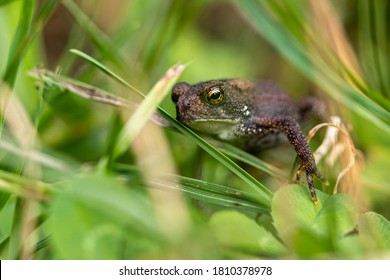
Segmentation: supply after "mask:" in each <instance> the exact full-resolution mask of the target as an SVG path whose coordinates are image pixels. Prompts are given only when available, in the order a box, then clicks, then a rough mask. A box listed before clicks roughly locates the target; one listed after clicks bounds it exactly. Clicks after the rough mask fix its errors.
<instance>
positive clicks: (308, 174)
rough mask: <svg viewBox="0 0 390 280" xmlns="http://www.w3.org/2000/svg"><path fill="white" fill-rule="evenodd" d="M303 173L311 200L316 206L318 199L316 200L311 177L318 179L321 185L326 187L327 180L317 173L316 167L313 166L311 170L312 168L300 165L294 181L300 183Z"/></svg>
mask: <svg viewBox="0 0 390 280" xmlns="http://www.w3.org/2000/svg"><path fill="white" fill-rule="evenodd" d="M304 173H306V181H307V184H308V186H309V191H310V195H311V198H312V200H313V202H314V204H315V205H318V198H317V193H316V190H315V188H314V182H313V177H314V176H316V177H317V178H318V179H320V180H321V181H322V183H323V184H324V185H325V186H328V185H329V182H328V180H326V178H325V176H323V175H322V174H321V173H320V172H319V171H318V169H317V167H315V166H314V168H313V167H309V166H305V165H301V167H300V168H299V169H298V171H297V173H296V181H297V182H301V181H300V179H301V176H302V175H303V174H304Z"/></svg>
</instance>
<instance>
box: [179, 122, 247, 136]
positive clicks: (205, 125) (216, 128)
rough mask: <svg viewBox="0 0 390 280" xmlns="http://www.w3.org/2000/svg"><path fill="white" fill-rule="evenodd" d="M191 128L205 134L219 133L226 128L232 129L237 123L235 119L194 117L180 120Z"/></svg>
mask: <svg viewBox="0 0 390 280" xmlns="http://www.w3.org/2000/svg"><path fill="white" fill-rule="evenodd" d="M180 121H181V122H182V123H183V124H185V125H186V126H188V127H190V128H191V129H194V130H197V131H200V132H204V133H207V134H219V133H221V132H224V131H226V130H230V129H233V128H234V127H235V126H236V125H237V124H238V123H239V121H238V120H235V119H194V120H188V119H187V120H180Z"/></svg>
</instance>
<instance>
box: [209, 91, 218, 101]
mask: <svg viewBox="0 0 390 280" xmlns="http://www.w3.org/2000/svg"><path fill="white" fill-rule="evenodd" d="M220 96H221V92H220V91H219V90H218V91H217V90H216V91H214V92H213V93H212V94H211V95H210V99H218V98H219V97H220Z"/></svg>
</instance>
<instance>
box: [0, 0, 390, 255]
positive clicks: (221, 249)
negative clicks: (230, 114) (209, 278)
mask: <svg viewBox="0 0 390 280" xmlns="http://www.w3.org/2000/svg"><path fill="white" fill-rule="evenodd" d="M389 18H390V5H389V3H388V2H387V1H385V0H377V1H352V0H349V1H325V0H323V1H314V0H312V1H310V0H299V1H293V2H292V1H262V0H259V1H255V0H244V1H234V0H232V1H223V0H219V1H207V0H192V1H184V0H168V1H157V0H152V1H136V0H134V1H120V0H115V1H104V0H99V1H82V0H80V1H71V0H63V1H53V0H48V1H33V0H31V1H22V0H19V1H6V0H0V75H1V77H2V82H1V87H0V95H1V120H2V126H1V139H0V144H1V145H0V167H1V169H0V258H2V259H30V258H33V259H156V258H157V259H158V258H161V259H230V258H231V259H237V258H277V259H284V258H289V259H290V258H298V259H299V258H352V259H360V258H389V256H390V255H389V252H390V243H389V239H388V238H387V237H388V236H389V234H390V223H389V221H388V220H389V219H390V204H389V199H390V180H389V179H388V177H387V176H388V170H389V166H390V147H389V144H390V138H389V135H390V114H389V109H390V102H389V96H390V75H389V74H390V66H389V61H390V56H389V53H390V52H389V51H390V44H389V38H390V36H389V35H390V34H389V28H390V25H389V20H388V19H389ZM70 49H77V50H80V51H82V52H84V53H86V54H88V55H90V56H91V57H93V58H94V59H96V61H98V62H99V63H101V64H102V65H104V66H103V68H99V67H97V65H96V63H91V61H88V60H85V59H82V58H81V57H80V56H78V55H76V54H75V53H74V52H73V53H72V52H69V50H70ZM177 63H183V64H185V65H186V68H185V70H184V72H183V73H182V74H181V75H180V77H179V79H178V80H179V81H186V82H188V83H197V82H200V81H204V80H209V79H217V78H233V77H243V78H246V79H253V80H270V81H274V82H276V83H277V84H279V85H280V87H281V88H283V89H284V90H285V91H286V92H288V93H289V94H290V95H291V96H293V97H294V98H296V99H300V98H304V97H306V96H316V97H318V98H319V99H321V100H322V101H323V102H325V103H326V104H327V108H328V109H327V110H328V114H329V116H330V115H337V116H340V118H341V120H342V122H343V124H344V129H345V131H348V132H347V133H348V134H349V135H350V138H348V137H345V134H342V133H341V134H339V138H338V139H337V141H336V142H335V143H333V146H332V149H331V151H329V153H328V154H327V155H325V157H324V158H322V160H321V161H320V164H319V169H320V170H321V171H322V172H323V173H325V175H326V176H327V178H328V179H329V181H330V187H324V186H321V183H320V182H316V187H317V188H318V189H319V193H320V198H321V199H322V200H321V201H322V203H321V205H320V206H318V207H317V208H315V206H313V205H312V203H311V201H310V198H309V196H308V193H307V192H305V191H306V187H297V186H296V185H291V186H288V187H287V188H281V187H282V186H284V185H286V184H287V182H288V175H286V174H288V173H289V172H290V170H292V168H293V162H294V158H295V154H294V151H293V149H291V147H290V146H288V145H284V146H283V145H282V146H281V147H277V148H275V149H272V150H267V151H264V152H262V153H261V154H260V158H261V160H260V159H258V158H253V157H251V156H250V155H248V154H246V153H244V152H243V151H239V150H236V149H234V148H232V147H229V146H221V144H219V143H216V142H213V141H212V142H211V143H212V145H209V144H204V145H206V147H205V148H204V146H202V145H203V144H202V143H204V142H202V141H203V140H201V139H200V140H199V139H198V138H197V137H196V136H194V135H192V134H190V132H186V130H185V128H183V127H182V126H180V124H176V126H179V127H178V129H179V130H180V131H181V132H182V133H179V132H178V131H177V130H174V129H171V128H163V127H161V126H158V125H156V124H153V123H151V122H148V123H147V124H146V125H145V126H144V127H143V129H142V131H141V132H140V133H137V137H135V138H134V139H130V138H128V137H127V136H128V135H129V134H131V133H135V132H134V131H136V129H135V128H133V127H132V126H131V125H129V127H130V128H129V129H130V131H131V132H129V131H127V132H126V130H125V129H124V127H126V124H128V123H129V122H128V120H129V119H131V116H132V113H133V112H134V111H135V110H136V109H137V108H138V106H137V105H136V104H141V103H142V102H143V100H144V99H143V98H142V96H140V94H139V93H138V92H137V91H135V90H133V89H131V88H129V87H127V86H125V85H123V83H120V82H118V81H117V80H116V79H115V78H114V77H113V74H112V73H115V74H116V75H118V76H120V77H122V78H123V79H124V80H126V81H127V82H128V83H129V84H130V85H131V86H132V87H134V88H136V89H138V91H140V92H142V93H143V94H148V92H149V94H152V93H153V92H158V91H159V90H158V89H157V90H155V91H153V90H151V89H152V88H153V86H154V85H156V83H157V82H158V81H159V80H160V79H161V78H162V77H163V76H164V73H165V71H166V70H167V69H169V68H170V67H171V66H172V65H174V64H177ZM36 68H39V69H43V68H44V69H49V70H50V71H53V72H54V74H47V75H46V74H43V75H42V76H44V77H45V78H47V79H42V76H40V77H36V76H35V78H33V77H31V75H29V72H30V71H32V70H33V69H36ZM102 69H103V71H102ZM104 70H109V71H110V72H108V71H104ZM42 73H43V72H42ZM69 79H71V80H69ZM38 80H41V81H38ZM42 80H44V81H45V82H42ZM62 81H67V82H69V84H71V85H74V84H77V83H81V82H82V83H83V85H87V86H90V87H94V88H95V87H96V88H97V89H101V90H104V91H105V92H109V93H112V94H114V95H116V96H120V97H121V98H123V99H124V100H127V101H128V102H129V103H131V104H132V105H131V106H130V107H131V108H130V109H129V110H125V109H120V108H115V107H112V106H109V105H107V104H102V103H99V102H94V101H93V100H87V99H83V98H81V97H80V96H77V95H74V94H71V92H72V90H69V88H68V90H66V89H65V88H64V86H63V84H61V82H62ZM169 81H170V82H174V79H173V78H172V79H170V80H169ZM161 94H164V95H165V98H164V100H163V101H162V103H161V104H160V107H161V108H163V109H164V110H165V111H166V112H167V113H168V114H170V115H171V116H172V117H174V116H175V108H174V104H173V103H172V101H171V98H170V96H169V90H168V91H166V90H161ZM157 103H158V101H155V102H154V104H153V105H152V106H157V105H158V104H157ZM147 118H148V116H147V115H145V114H144V115H142V119H139V120H135V121H134V122H133V123H143V121H146V119H147ZM168 121H170V122H171V123H172V122H173V120H172V119H170V118H169V117H168ZM130 124H131V123H130ZM315 124H316V123H310V124H308V126H307V127H305V133H308V131H309V130H310V128H312V127H313V126H314V125H315ZM183 130H184V131H183ZM324 135H325V129H324V128H323V129H321V130H320V132H319V134H318V135H316V136H315V137H314V139H313V140H312V141H311V143H310V144H311V147H312V148H316V147H318V146H319V145H320V144H321V142H322V139H323V137H324ZM349 139H352V142H351V141H350V140H349ZM121 141H122V142H121ZM123 141H124V142H123ZM126 141H127V142H126ZM118 143H127V144H128V146H129V149H128V150H126V151H122V152H121V153H119V154H118V155H115V156H113V151H116V149H117V147H118V146H119V144H118ZM199 146H200V147H203V149H200V148H199ZM216 147H218V148H221V150H222V151H223V152H224V153H225V154H227V155H229V156H230V157H231V158H233V159H236V160H235V161H236V162H237V163H238V165H235V164H234V163H232V162H230V161H229V160H228V159H226V158H225V157H224V156H221V154H220V153H219V152H218V150H217V148H216ZM237 158H239V159H241V160H237ZM262 160H264V161H262ZM244 170H246V171H247V172H248V173H246V172H245V171H244ZM343 172H345V175H344V176H343V177H342V178H341V179H340V184H339V186H338V189H334V188H335V187H334V186H335V184H336V181H337V178H338V176H340V174H343ZM179 174H180V176H179V177H178V176H177V175H179ZM237 174H238V175H239V176H236V175H237ZM249 174H251V175H252V176H253V177H251V175H249ZM256 188H258V189H256ZM263 188H264V189H265V188H267V189H269V190H270V191H267V190H264V189H263ZM321 190H322V192H321ZM337 191H338V192H340V193H342V194H336V195H333V196H332V195H331V194H332V193H336V192H337ZM289 199H290V200H291V201H289Z"/></svg>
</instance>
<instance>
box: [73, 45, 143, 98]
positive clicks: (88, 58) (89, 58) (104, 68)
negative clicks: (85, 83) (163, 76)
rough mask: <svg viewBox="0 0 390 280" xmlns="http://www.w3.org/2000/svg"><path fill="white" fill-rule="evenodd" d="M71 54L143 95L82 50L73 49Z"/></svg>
mask: <svg viewBox="0 0 390 280" xmlns="http://www.w3.org/2000/svg"><path fill="white" fill-rule="evenodd" d="M70 52H71V53H74V54H75V55H78V56H79V57H81V58H82V59H84V60H86V61H88V62H89V63H91V64H93V65H95V66H96V67H97V68H99V69H100V70H101V71H103V73H105V74H107V75H108V76H110V77H111V78H114V79H115V80H116V81H118V82H120V83H121V84H123V85H125V86H126V87H128V88H131V89H133V90H135V91H136V92H138V93H140V94H141V95H142V93H141V92H140V91H139V90H137V89H136V88H134V87H133V86H132V85H130V84H129V83H128V82H126V81H125V79H123V78H121V77H120V76H118V75H117V74H115V73H114V72H113V71H112V70H110V69H109V68H108V67H107V66H105V65H103V64H102V63H100V62H99V61H97V60H96V59H94V58H93V57H91V56H90V55H88V54H86V53H84V52H82V51H80V50H76V49H71V50H70Z"/></svg>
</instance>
